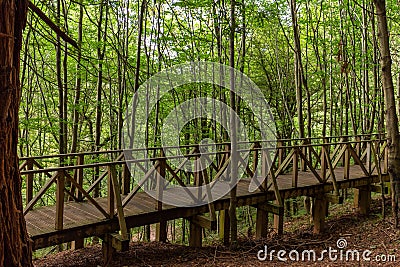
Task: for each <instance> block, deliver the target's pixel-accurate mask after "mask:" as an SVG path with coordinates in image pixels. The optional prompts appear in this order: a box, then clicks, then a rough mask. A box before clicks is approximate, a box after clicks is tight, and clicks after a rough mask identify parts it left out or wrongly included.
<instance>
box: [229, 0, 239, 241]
mask: <svg viewBox="0 0 400 267" xmlns="http://www.w3.org/2000/svg"><path fill="white" fill-rule="evenodd" d="M230 23H231V25H230V26H231V29H230V37H229V49H230V50H229V52H230V56H229V65H230V67H231V70H230V76H231V77H230V90H231V91H230V105H231V109H232V111H231V112H230V116H229V120H230V131H231V133H230V137H231V166H232V167H231V182H232V183H233V184H235V182H236V179H238V166H237V164H238V154H237V153H238V152H237V139H236V131H237V128H236V126H237V124H236V123H237V122H236V118H235V116H234V114H233V112H237V109H236V94H235V77H234V75H235V72H234V70H233V68H234V67H235V24H236V22H235V0H231V21H230ZM236 191H237V188H236V185H234V186H233V188H232V190H231V192H230V203H229V219H230V230H231V233H230V234H231V246H232V247H233V248H235V247H236V242H237V217H236V206H237V199H236Z"/></svg>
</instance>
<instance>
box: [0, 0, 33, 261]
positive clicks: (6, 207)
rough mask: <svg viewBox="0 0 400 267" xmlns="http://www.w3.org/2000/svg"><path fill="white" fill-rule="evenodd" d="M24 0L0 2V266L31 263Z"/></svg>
mask: <svg viewBox="0 0 400 267" xmlns="http://www.w3.org/2000/svg"><path fill="white" fill-rule="evenodd" d="M27 5H28V1H26V0H20V1H15V0H1V1H0V185H1V186H0V266H32V252H31V245H30V243H29V241H28V234H27V231H26V223H25V219H24V215H23V213H22V196H21V183H22V182H21V175H20V173H19V171H18V156H17V144H18V109H19V104H20V100H21V91H20V90H21V88H20V82H19V73H20V65H19V63H20V51H21V46H22V30H23V28H24V27H25V23H26V13H27Z"/></svg>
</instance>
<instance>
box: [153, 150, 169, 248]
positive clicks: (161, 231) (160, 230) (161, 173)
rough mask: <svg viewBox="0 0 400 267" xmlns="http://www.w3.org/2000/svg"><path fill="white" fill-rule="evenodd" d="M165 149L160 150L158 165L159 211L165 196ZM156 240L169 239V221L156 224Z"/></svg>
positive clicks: (157, 204) (157, 207) (163, 240)
mask: <svg viewBox="0 0 400 267" xmlns="http://www.w3.org/2000/svg"><path fill="white" fill-rule="evenodd" d="M164 157H165V154H164V150H163V149H161V152H160V158H161V159H160V164H159V165H158V168H157V171H156V181H157V182H156V183H157V185H156V190H157V196H158V200H157V203H156V209H157V210H158V211H161V210H162V204H163V203H162V201H160V199H161V200H162V197H163V191H164V178H165V173H166V166H165V164H166V159H165V158H164ZM156 240H157V241H161V242H165V241H167V221H165V220H160V222H159V223H157V224H156Z"/></svg>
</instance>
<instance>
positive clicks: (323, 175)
mask: <svg viewBox="0 0 400 267" xmlns="http://www.w3.org/2000/svg"><path fill="white" fill-rule="evenodd" d="M325 153H326V148H325V145H324V144H323V145H322V147H321V178H322V180H323V181H326V167H327V162H326V157H325Z"/></svg>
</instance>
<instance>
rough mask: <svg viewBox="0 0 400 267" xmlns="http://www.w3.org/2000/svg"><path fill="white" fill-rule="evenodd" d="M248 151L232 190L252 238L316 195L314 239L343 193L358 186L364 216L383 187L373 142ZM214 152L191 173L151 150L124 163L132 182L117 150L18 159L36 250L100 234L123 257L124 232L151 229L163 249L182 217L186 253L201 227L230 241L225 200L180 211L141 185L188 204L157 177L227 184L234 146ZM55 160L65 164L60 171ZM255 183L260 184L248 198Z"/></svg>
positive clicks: (315, 141) (196, 151)
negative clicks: (248, 209) (291, 202)
mask: <svg viewBox="0 0 400 267" xmlns="http://www.w3.org/2000/svg"><path fill="white" fill-rule="evenodd" d="M246 145H248V147H249V150H248V152H247V153H246V154H244V155H243V154H241V156H240V158H239V161H238V162H239V163H238V166H239V165H241V166H239V167H242V169H243V170H244V175H243V178H242V179H240V180H239V182H238V184H237V203H238V206H246V205H252V206H254V207H256V208H257V219H256V235H257V237H265V236H266V235H267V230H268V226H267V225H268V213H273V214H274V223H273V225H274V226H273V227H274V228H275V229H276V231H277V232H278V233H281V232H282V231H283V202H284V201H283V200H284V199H288V198H295V197H299V196H311V197H313V198H314V207H313V210H314V212H313V216H314V231H315V232H320V231H322V230H323V227H324V218H325V215H326V211H327V205H328V203H329V202H335V203H340V202H341V201H342V198H343V196H342V192H343V190H342V189H348V188H355V202H356V204H358V208H359V210H360V212H362V213H367V212H368V207H369V201H370V194H371V192H372V191H375V192H382V193H384V192H385V183H386V182H388V180H389V177H388V175H387V167H388V164H387V163H388V157H387V153H388V152H387V147H386V141H385V140H384V138H383V137H382V136H379V135H363V136H355V137H354V136H353V137H352V136H344V137H325V138H311V139H295V140H278V141H277V147H276V153H272V151H269V150H268V149H264V148H262V146H261V145H260V142H253V143H249V144H246ZM216 147H217V151H214V152H211V153H209V154H206V155H211V154H212V155H213V156H214V158H213V159H211V160H210V162H208V163H209V164H208V165H209V167H208V168H206V169H203V168H201V167H202V166H201V162H200V161H194V162H198V163H195V164H194V168H193V171H184V170H181V169H180V168H179V166H178V167H174V166H173V165H172V164H170V162H169V160H170V158H169V157H168V156H165V154H164V151H165V149H176V148H164V151H163V150H162V149H160V148H148V149H146V150H143V152H145V151H146V152H147V154H152V155H156V156H155V157H152V158H143V159H139V158H130V160H129V164H132V165H135V166H136V167H138V168H139V169H141V170H142V171H143V172H142V173H141V174H138V173H134V174H133V175H131V174H130V172H129V169H128V166H127V164H126V161H125V159H124V152H123V151H121V150H114V151H100V152H87V153H75V154H68V155H52V156H39V157H29V158H21V159H20V171H21V174H22V175H23V179H24V188H23V189H24V190H25V192H26V194H25V203H26V204H25V208H24V215H25V218H26V221H27V228H28V232H29V234H30V237H31V239H32V240H33V247H34V249H39V248H44V247H48V246H52V245H57V244H61V243H65V242H69V241H74V243H73V244H74V246H75V247H76V248H78V247H81V246H83V239H84V238H86V237H91V236H98V237H101V238H102V239H103V240H104V244H106V246H109V247H110V248H111V247H114V248H117V249H120V250H123V249H126V246H127V244H128V242H127V240H129V229H130V228H133V227H137V226H142V225H148V224H155V223H156V224H157V234H156V236H157V239H158V240H160V241H165V240H166V239H167V228H166V225H167V224H166V222H167V221H168V220H173V219H178V218H187V219H188V220H189V222H190V236H189V243H190V245H192V246H201V242H202V241H201V238H202V228H210V229H215V230H217V229H218V231H220V234H221V235H223V236H224V238H225V239H227V238H229V219H228V218H227V216H226V215H227V213H226V211H227V209H228V207H229V203H230V199H229V196H230V194H229V193H228V194H225V195H224V196H223V197H222V198H220V199H217V200H215V201H213V202H212V203H210V204H207V203H205V204H202V205H199V206H195V207H176V206H173V205H168V204H164V203H162V202H161V201H158V200H156V199H154V198H152V197H151V196H149V195H148V194H147V193H146V192H144V191H143V189H142V187H143V185H144V182H145V181H147V180H149V179H152V181H153V184H154V186H153V189H152V190H153V191H154V192H155V193H157V194H158V195H160V194H170V195H171V194H174V195H176V198H177V199H178V200H179V198H182V199H181V200H182V201H185V199H183V197H182V196H181V195H179V194H178V193H176V192H178V189H177V188H168V187H166V185H165V181H164V182H163V180H162V179H159V177H161V176H162V177H165V178H166V180H167V181H168V183H171V184H177V185H180V186H181V188H184V187H187V188H190V187H193V186H195V185H196V186H199V185H207V186H208V185H212V183H213V181H216V180H217V179H221V177H229V168H228V167H227V166H229V161H230V156H231V152H230V150H229V147H230V145H229V144H228V143H222V144H216ZM179 149H183V150H185V151H187V154H186V155H184V156H182V157H181V160H183V161H190V160H193V159H198V158H200V156H201V153H200V148H199V146H183V147H180V148H179ZM203 154H204V153H203ZM125 155H126V153H125ZM271 155H274V156H273V157H272V156H271ZM208 158H209V159H210V158H211V157H208ZM60 159H64V160H66V162H68V164H65V166H63V167H60V166H59V162H60ZM146 166H147V168H145V167H146ZM149 166H151V167H153V168H149ZM254 177H258V178H260V177H262V178H266V179H265V181H264V182H263V183H262V184H259V185H258V189H257V190H255V191H253V192H250V191H249V184H250V181H251V179H252V178H254ZM134 178H135V179H134ZM207 188H209V187H207ZM206 191H207V190H206ZM44 196H46V198H44Z"/></svg>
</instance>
